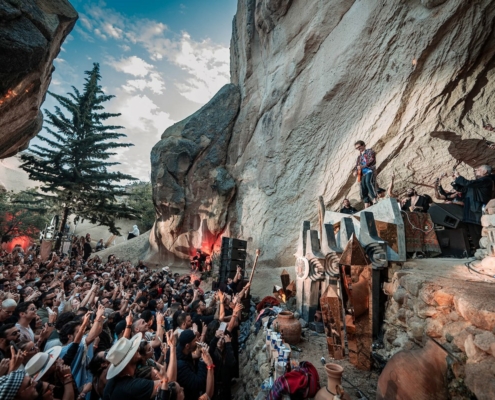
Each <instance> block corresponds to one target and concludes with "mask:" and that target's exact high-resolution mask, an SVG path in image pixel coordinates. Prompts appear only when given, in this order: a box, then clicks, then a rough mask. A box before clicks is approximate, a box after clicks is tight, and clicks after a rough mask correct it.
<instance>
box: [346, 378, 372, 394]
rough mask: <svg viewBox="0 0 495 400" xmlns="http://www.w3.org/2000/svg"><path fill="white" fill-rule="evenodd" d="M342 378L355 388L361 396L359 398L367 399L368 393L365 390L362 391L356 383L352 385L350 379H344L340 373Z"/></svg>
mask: <svg viewBox="0 0 495 400" xmlns="http://www.w3.org/2000/svg"><path fill="white" fill-rule="evenodd" d="M342 379H343V380H344V381H346V382H347V383H348V384H349V385H351V386H352V387H353V388H354V389H356V390H357V391H358V393H359V395H360V396H361V399H364V400H369V395H368V393H366V392H363V391H362V390H361V389H359V388H358V387H357V386H356V385H354V384H353V383H352V382H351V381H349V380H348V379H346V377H345V376H343V375H342Z"/></svg>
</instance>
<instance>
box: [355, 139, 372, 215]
mask: <svg viewBox="0 0 495 400" xmlns="http://www.w3.org/2000/svg"><path fill="white" fill-rule="evenodd" d="M354 147H355V149H356V150H357V151H359V156H358V157H357V160H356V166H355V168H354V172H353V175H354V176H357V177H358V181H360V183H361V200H362V201H363V202H364V208H368V207H369V206H371V204H373V203H375V202H376V198H377V193H376V153H375V151H374V150H373V149H367V148H366V144H365V143H364V142H363V141H362V140H358V141H357V142H356V143H354Z"/></svg>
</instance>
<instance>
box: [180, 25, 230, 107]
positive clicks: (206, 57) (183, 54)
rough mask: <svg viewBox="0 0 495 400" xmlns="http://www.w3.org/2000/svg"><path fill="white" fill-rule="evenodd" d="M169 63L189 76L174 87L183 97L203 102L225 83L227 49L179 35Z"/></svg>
mask: <svg viewBox="0 0 495 400" xmlns="http://www.w3.org/2000/svg"><path fill="white" fill-rule="evenodd" d="M171 61H172V62H174V63H175V64H176V65H178V66H179V67H180V68H182V69H183V70H184V71H186V72H187V73H188V74H189V75H190V77H189V78H187V79H186V80H185V82H183V83H177V87H178V89H179V91H180V93H181V94H182V95H183V96H184V97H186V98H187V99H188V100H191V101H194V102H196V103H206V102H207V101H208V100H209V99H211V98H212V97H213V95H214V94H215V93H216V92H217V91H218V90H219V89H220V88H221V87H222V86H223V85H225V84H226V83H228V82H229V71H230V70H229V65H230V53H229V49H228V48H226V47H223V46H220V45H216V44H214V43H212V42H211V41H210V40H209V39H207V40H203V41H202V42H195V41H193V40H192V39H191V37H190V36H189V35H188V34H187V33H183V35H182V39H181V42H180V48H179V51H178V52H177V53H176V54H175V55H173V56H172V60H171Z"/></svg>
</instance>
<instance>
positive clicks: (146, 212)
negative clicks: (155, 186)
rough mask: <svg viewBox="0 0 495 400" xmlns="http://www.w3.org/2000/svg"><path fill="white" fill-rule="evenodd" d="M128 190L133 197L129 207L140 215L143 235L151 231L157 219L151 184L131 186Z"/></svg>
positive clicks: (139, 223) (139, 224) (140, 226)
mask: <svg viewBox="0 0 495 400" xmlns="http://www.w3.org/2000/svg"><path fill="white" fill-rule="evenodd" d="M128 190H129V191H130V192H131V195H130V196H129V198H128V201H127V205H128V206H129V207H130V208H132V209H134V210H136V212H137V214H139V215H140V219H139V221H138V226H139V229H140V231H141V232H142V233H144V232H146V231H149V230H150V229H151V228H152V227H153V224H154V223H155V219H156V212H155V207H154V205H153V198H152V197H153V193H152V187H151V182H140V183H137V184H134V185H131V186H129V187H128Z"/></svg>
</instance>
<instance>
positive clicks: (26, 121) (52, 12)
mask: <svg viewBox="0 0 495 400" xmlns="http://www.w3.org/2000/svg"><path fill="white" fill-rule="evenodd" d="M77 18H78V15H77V12H76V10H74V8H73V7H72V5H71V4H70V3H69V2H68V1H67V0H57V1H53V0H36V1H35V0H24V1H14V0H9V1H3V2H1V4H0V20H1V21H2V23H1V24H0V158H6V157H9V156H12V155H14V154H16V153H17V152H18V151H20V150H23V149H25V148H27V146H28V144H29V141H30V139H31V138H33V137H34V136H35V135H36V134H37V133H38V132H39V131H40V129H41V126H42V124H43V115H42V114H41V112H40V107H41V104H42V103H43V101H44V99H45V94H46V91H47V89H48V86H49V84H50V81H51V77H52V72H53V70H54V67H53V60H54V59H55V58H56V57H57V55H58V53H59V52H60V47H61V45H62V43H63V41H64V40H65V38H66V37H67V35H68V34H69V33H70V31H71V30H72V28H73V27H74V25H75V23H76V20H77Z"/></svg>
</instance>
